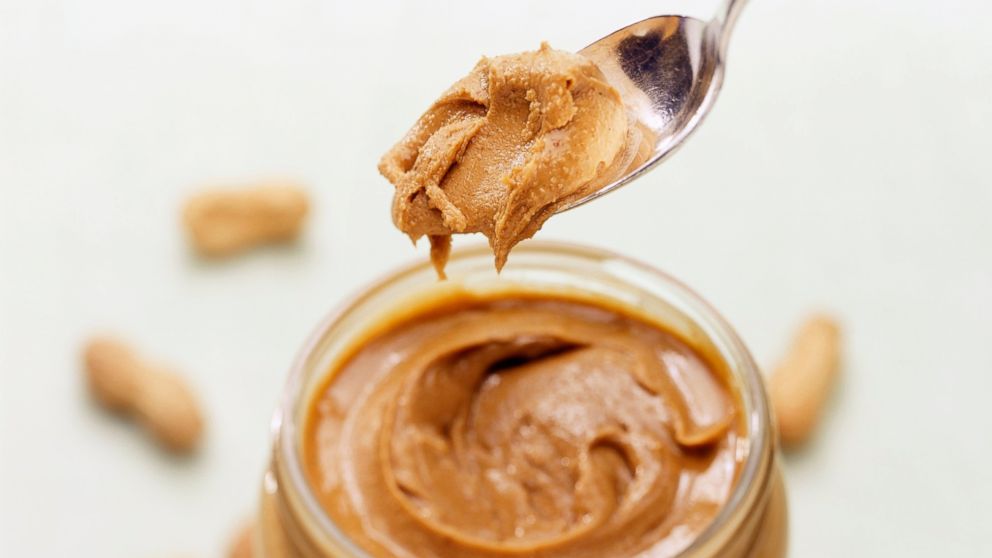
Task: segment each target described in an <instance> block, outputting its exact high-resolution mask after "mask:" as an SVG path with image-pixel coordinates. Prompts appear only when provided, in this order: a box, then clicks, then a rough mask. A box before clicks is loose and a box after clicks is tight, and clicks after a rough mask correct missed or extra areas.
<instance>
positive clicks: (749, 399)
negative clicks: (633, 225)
mask: <svg viewBox="0 0 992 558" xmlns="http://www.w3.org/2000/svg"><path fill="white" fill-rule="evenodd" d="M542 253H543V254H554V255H557V256H566V257H576V258H579V259H586V260H599V261H603V262H606V261H615V262H618V263H622V264H623V265H625V266H628V267H629V268H630V269H633V270H636V271H637V272H638V273H640V274H642V276H641V277H639V278H635V279H630V278H627V281H628V282H630V283H634V282H636V280H637V279H642V280H643V279H647V280H649V281H659V282H660V283H663V284H664V285H665V286H666V287H669V288H672V289H674V290H675V291H676V292H677V294H678V296H679V297H680V302H683V303H687V304H689V305H690V306H691V308H692V310H693V311H694V312H695V315H694V316H691V317H689V318H690V320H691V321H692V322H693V324H694V325H696V326H700V325H702V324H700V323H699V319H700V318H702V319H704V320H706V321H707V322H708V325H710V326H711V327H715V328H716V329H715V330H712V329H711V330H707V331H706V332H705V333H706V334H707V335H712V334H714V333H715V334H718V335H720V336H721V337H722V341H723V342H724V344H726V345H727V346H728V348H729V350H730V351H731V352H732V353H733V355H734V357H735V359H734V361H735V362H736V364H733V363H731V362H727V364H728V367H729V368H730V371H731V374H732V375H733V376H735V379H736V380H738V381H737V382H736V386H735V388H736V389H737V391H738V394H739V396H740V398H741V400H742V403H743V406H744V409H745V411H746V413H745V414H746V416H745V424H746V429H747V436H746V439H747V448H746V449H747V452H748V454H747V457H746V460H745V463H744V466H743V468H742V469H741V473H740V476H739V477H738V479H737V482H736V483H735V485H734V487H733V489H732V490H731V493H730V496H729V497H728V498H727V501H726V502H725V503H724V505H723V507H722V508H721V509H720V511H719V512H718V513H717V515H716V516H714V518H713V520H712V521H711V522H710V524H709V525H708V526H707V527H706V528H705V529H704V530H703V531H702V532H700V533H699V535H698V536H697V537H696V538H695V539H694V540H693V542H692V543H690V544H689V545H688V546H687V547H686V548H685V549H684V550H683V551H682V552H681V553H680V554H679V556H692V555H694V554H695V553H696V552H697V551H698V550H700V549H701V548H703V547H705V546H706V545H707V544H710V543H711V542H712V540H713V539H715V538H716V537H717V535H718V533H720V532H721V531H722V530H723V529H725V528H726V526H727V525H728V524H730V525H733V524H734V522H735V521H739V520H740V519H741V514H742V513H744V512H746V511H747V509H749V506H750V505H751V503H752V502H753V501H755V499H756V497H757V493H758V492H760V486H758V481H759V480H760V479H759V475H760V473H761V472H762V471H763V470H765V467H763V465H764V464H765V463H767V462H768V461H769V460H770V455H771V454H772V453H773V452H774V444H773V436H772V434H773V432H772V425H771V416H770V406H769V403H768V399H767V395H766V393H765V390H764V384H763V380H762V377H761V373H760V372H759V369H758V366H757V364H756V363H755V361H754V359H753V357H752V356H751V354H750V352H749V351H748V349H747V347H746V346H745V345H744V343H743V341H742V340H741V339H740V337H739V336H738V335H737V333H736V331H735V330H734V329H733V327H731V325H730V324H729V322H727V320H726V319H725V318H724V317H723V316H722V315H721V314H720V313H719V312H718V311H717V310H716V308H714V307H713V306H712V305H711V304H710V303H709V302H707V301H706V300H705V299H703V298H702V297H701V296H700V295H699V294H697V293H696V292H695V291H694V290H693V289H691V288H690V287H688V286H687V285H686V284H685V283H683V282H681V281H680V280H678V279H676V278H675V277H673V276H671V275H669V274H668V273H666V272H664V271H662V270H660V269H658V268H656V267H654V266H651V265H649V264H646V263H644V262H642V261H640V260H637V259H635V258H631V257H629V256H625V255H622V254H619V253H616V252H613V251H611V250H607V249H603V248H598V247H592V246H588V245H583V244H577V243H571V242H560V241H547V240H539V241H535V240H532V241H528V242H526V243H524V244H522V245H520V246H519V247H517V248H515V250H514V255H521V254H542ZM490 255H491V252H490V250H489V247H488V246H486V245H484V244H479V245H475V246H467V247H463V248H458V249H456V250H455V251H453V252H452V254H451V259H450V262H449V263H454V262H457V261H459V260H469V259H472V258H477V257H480V256H487V257H488V256H490ZM511 265H512V264H511ZM432 269H433V268H432V266H431V263H430V262H429V261H426V260H419V261H413V262H409V263H407V264H405V265H401V266H399V267H398V268H396V269H394V270H392V271H389V272H387V273H385V274H384V275H382V276H380V277H379V278H377V279H376V280H374V281H372V282H371V283H370V284H368V285H367V286H365V287H364V288H362V289H361V290H359V291H358V292H356V293H354V294H352V295H350V296H348V297H347V298H345V299H344V300H343V301H341V302H340V303H339V304H338V305H337V306H336V307H335V308H334V309H332V310H331V312H329V313H328V314H327V316H326V317H325V318H324V319H322V320H321V322H320V323H319V324H318V326H317V327H316V328H315V329H314V331H313V333H311V334H310V336H309V337H308V338H307V340H306V341H305V342H304V344H303V346H302V347H301V349H300V350H299V352H298V353H297V354H296V356H295V358H294V359H293V363H292V365H291V367H290V370H289V377H288V379H287V382H286V386H285V388H284V391H283V394H282V398H281V401H280V405H279V407H278V409H277V410H276V412H275V415H274V416H273V419H272V436H273V441H274V445H275V447H276V451H277V458H278V459H280V467H279V471H280V473H281V474H286V475H287V476H288V479H287V480H288V483H283V482H280V483H279V485H280V489H283V490H285V489H291V490H292V492H293V493H294V494H293V496H294V499H295V500H297V501H298V502H299V504H300V505H302V507H303V508H304V510H303V511H304V512H305V513H306V514H307V515H308V516H310V518H311V519H312V520H314V521H315V522H316V523H317V525H318V527H319V529H320V530H322V531H324V532H325V535H328V536H329V537H330V538H331V539H332V540H333V542H334V544H336V545H339V546H342V547H344V549H345V550H347V551H348V552H349V553H351V554H352V555H354V556H356V557H366V556H368V554H367V553H366V552H365V551H363V550H362V549H360V548H359V547H357V545H355V544H354V543H353V542H352V541H351V539H350V538H349V537H348V536H347V535H346V534H344V533H343V532H342V531H341V530H340V529H339V528H338V527H337V525H335V523H334V521H333V520H332V519H331V518H330V516H329V515H328V514H327V512H326V511H325V510H324V508H323V507H322V506H321V505H320V503H319V502H318V501H317V498H316V496H315V494H314V493H313V489H312V487H311V486H310V483H309V481H308V480H307V478H306V474H305V472H304V467H303V464H302V459H301V455H300V451H299V449H300V446H299V443H298V442H299V438H298V436H299V433H300V429H299V427H300V426H301V425H298V424H296V419H295V418H294V417H295V416H296V412H295V411H296V407H297V405H298V404H299V402H300V399H301V398H303V397H306V393H305V389H306V385H307V374H308V372H310V370H309V367H308V363H309V361H310V357H311V356H312V355H313V353H314V352H315V351H316V350H317V348H318V347H319V346H320V343H321V341H322V340H323V339H324V338H325V337H326V336H327V334H328V332H329V330H331V329H332V328H333V327H334V326H335V325H336V324H337V323H338V322H339V321H340V320H342V319H343V318H344V317H345V316H346V315H347V314H348V313H349V312H351V311H353V310H355V309H356V308H360V307H361V306H362V305H363V304H364V303H365V302H367V301H368V300H370V299H373V298H374V297H375V296H376V295H377V294H379V293H380V292H382V291H383V290H385V289H387V288H388V287H389V286H390V285H392V284H394V283H396V282H398V281H401V280H402V279H404V278H408V277H410V276H414V275H417V274H420V273H423V272H424V271H425V270H432ZM620 279H621V280H623V279H624V278H623V277H621V278H620ZM635 286H636V285H635ZM711 340H712V339H711ZM721 356H725V355H721ZM280 476H281V475H280ZM284 484H288V486H284Z"/></svg>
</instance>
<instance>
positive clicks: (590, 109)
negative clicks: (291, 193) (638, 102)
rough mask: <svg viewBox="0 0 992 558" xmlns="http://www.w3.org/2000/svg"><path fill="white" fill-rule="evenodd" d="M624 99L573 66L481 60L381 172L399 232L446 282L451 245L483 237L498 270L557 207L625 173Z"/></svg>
mask: <svg viewBox="0 0 992 558" xmlns="http://www.w3.org/2000/svg"><path fill="white" fill-rule="evenodd" d="M627 137H628V120H627V116H626V114H625V109H624V106H623V102H622V101H621V99H620V95H619V93H617V91H616V90H615V89H613V87H611V86H610V85H609V84H608V83H607V82H606V78H605V77H604V76H603V73H602V72H601V71H600V70H599V68H598V67H597V66H596V65H595V64H594V63H593V62H592V61H590V60H588V59H586V58H584V57H582V56H581V55H578V54H570V53H567V52H562V51H558V50H552V49H551V48H550V47H549V46H548V45H547V43H543V44H542V45H541V48H540V49H539V50H537V51H534V52H524V53H520V54H513V55H507V56H498V57H495V58H483V59H482V60H480V61H479V63H478V64H476V66H475V68H474V69H473V70H472V72H471V73H470V74H469V75H468V76H466V77H464V78H462V79H461V80H459V81H458V82H457V83H455V84H454V85H453V86H452V87H451V88H450V89H448V90H447V91H446V92H445V93H444V94H443V95H442V96H441V98H440V99H438V100H437V101H435V102H434V104H433V105H431V107H430V108H429V109H428V110H427V112H425V113H424V114H423V116H421V117H420V119H419V120H418V121H417V123H416V124H415V125H414V126H413V128H411V129H410V131H409V132H407V134H406V136H405V137H404V138H403V139H402V140H401V141H400V142H399V143H397V144H396V145H395V146H394V147H393V148H392V149H390V150H389V151H388V152H387V153H386V154H385V155H384V156H383V157H382V160H381V161H380V163H379V171H380V172H381V173H382V174H383V176H385V177H386V178H387V179H388V180H389V181H390V182H392V183H393V185H394V186H395V187H396V192H395V196H394V198H393V222H394V223H395V224H396V226H397V227H398V228H399V229H400V230H401V231H403V232H404V233H406V234H407V235H409V236H410V238H411V239H413V240H414V241H416V240H417V239H418V238H420V237H422V236H424V235H427V236H428V237H429V238H430V241H431V247H432V249H431V259H432V260H433V262H434V265H435V267H436V268H437V270H438V273H439V275H441V276H442V277H443V274H444V265H445V262H446V261H447V258H448V252H449V250H450V236H451V235H452V234H457V233H472V232H481V233H483V234H484V235H486V236H487V237H488V238H489V244H490V246H491V247H492V249H493V252H494V254H495V257H496V268H497V270H498V269H501V268H502V267H503V264H504V263H506V258H507V255H508V254H509V252H510V249H511V248H513V246H514V245H516V244H517V243H518V242H520V241H521V240H524V239H526V238H530V237H531V236H533V235H534V233H536V232H537V231H538V229H540V228H541V225H542V224H543V223H544V222H545V221H546V220H547V219H548V218H549V217H551V215H553V214H554V213H555V212H556V211H557V210H558V209H559V208H560V207H562V206H564V205H566V204H568V203H569V202H571V201H574V200H577V199H579V198H581V197H583V196H585V195H587V194H589V193H591V192H593V191H595V190H598V189H599V188H601V187H602V186H603V185H605V184H606V183H607V182H608V180H607V177H609V176H614V175H616V174H617V172H616V169H617V168H618V167H620V166H622V164H623V162H624V161H623V160H624V156H623V154H624V152H625V149H624V148H625V144H626V143H627Z"/></svg>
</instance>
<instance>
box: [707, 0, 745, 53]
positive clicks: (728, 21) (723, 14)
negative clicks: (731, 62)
mask: <svg viewBox="0 0 992 558" xmlns="http://www.w3.org/2000/svg"><path fill="white" fill-rule="evenodd" d="M746 3H747V0H723V2H722V4H721V5H720V9H719V10H717V14H716V17H714V18H713V24H715V26H716V28H717V32H718V33H719V34H720V35H719V43H718V46H719V47H720V58H726V54H727V46H728V45H729V44H730V32H731V31H733V30H734V24H735V23H737V16H739V15H740V13H741V9H743V8H744V4H746Z"/></svg>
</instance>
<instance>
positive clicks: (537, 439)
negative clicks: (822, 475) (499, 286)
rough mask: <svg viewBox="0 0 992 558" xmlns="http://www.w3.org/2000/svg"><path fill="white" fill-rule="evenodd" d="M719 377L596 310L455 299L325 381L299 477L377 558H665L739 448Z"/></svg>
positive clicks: (406, 322) (702, 519) (692, 357)
mask: <svg viewBox="0 0 992 558" xmlns="http://www.w3.org/2000/svg"><path fill="white" fill-rule="evenodd" d="M725 370H726V368H725V366H724V365H723V364H721V361H719V360H717V359H715V358H710V357H708V356H707V355H706V354H705V352H704V351H702V350H699V349H697V348H694V347H693V346H692V345H691V344H690V343H688V342H687V341H685V340H683V339H681V338H680V337H678V336H677V335H675V334H674V333H672V332H670V331H668V330H666V329H665V328H664V327H662V326H660V325H657V324H654V323H649V322H647V321H645V320H642V319H641V318H638V317H634V316H633V315H632V314H630V313H628V312H627V311H626V310H623V309H621V308H619V307H618V306H613V305H610V304H608V303H606V302H598V301H597V302H595V303H593V302H590V301H581V300H578V299H569V298H554V297H545V296H537V295H527V294H523V293H521V294H513V293H508V294H504V295H499V296H495V297H493V298H470V297H468V295H465V297H464V298H461V299H457V300H452V301H447V302H444V303H439V305H437V306H436V307H435V308H433V309H431V310H428V311H424V312H422V313H419V314H416V315H413V316H407V317H405V318H402V319H397V320H394V321H393V322H392V323H388V324H385V325H382V327H379V328H377V330H376V332H375V333H371V334H370V335H369V337H368V338H366V339H364V340H363V341H362V342H360V343H358V344H356V348H355V349H354V350H353V351H352V352H351V353H349V354H348V356H346V357H345V358H344V359H342V361H341V364H340V365H338V366H336V367H335V369H334V370H332V371H331V374H330V375H329V378H328V380H327V384H326V386H324V387H322V388H320V389H319V390H318V391H317V392H316V395H315V399H314V401H313V402H312V403H311V405H310V408H309V411H308V412H309V415H308V420H307V423H306V428H305V431H304V434H303V452H304V457H305V462H306V471H307V475H308V478H309V480H310V482H311V484H312V485H313V487H314V489H315V492H316V494H317V495H318V498H319V500H320V502H321V504H322V506H323V507H324V508H325V509H326V511H327V513H328V514H329V515H330V517H331V518H332V519H333V521H334V522H335V523H336V524H337V525H338V527H340V528H341V529H342V531H343V532H344V533H345V534H346V535H347V536H348V537H349V538H351V539H352V540H353V541H354V542H355V543H356V544H357V545H359V546H360V547H362V548H363V549H365V550H366V551H367V552H369V553H370V554H372V555H374V556H387V557H394V556H395V557H414V556H416V557H446V558H451V557H456V558H457V557H470V556H471V557H497V556H499V557H513V556H540V557H552V556H553V557H558V556H568V557H596V558H602V557H628V556H635V555H639V554H641V553H647V555H650V556H657V557H664V556H673V555H675V554H677V553H678V552H679V551H681V550H683V549H684V548H685V547H687V546H688V545H689V544H690V543H691V542H692V541H693V540H694V539H695V538H696V537H697V536H698V535H699V534H700V532H701V531H702V530H703V529H705V528H706V526H707V525H708V524H709V523H710V522H711V521H712V520H713V518H714V516H715V515H716V514H717V512H718V511H719V510H720V509H721V507H722V506H723V505H724V503H725V502H726V501H727V499H728V497H729V495H730V493H731V490H732V488H733V487H734V485H735V482H736V481H737V478H738V476H739V473H740V469H741V467H742V463H741V462H740V459H741V458H740V457H738V456H739V455H743V454H744V453H746V452H742V451H740V449H741V448H742V447H743V446H742V444H743V443H744V441H745V440H744V434H743V432H745V429H744V424H743V419H742V411H741V406H740V403H739V399H738V398H737V395H736V392H734V391H733V390H732V389H731V388H730V387H729V385H728V382H727V380H726V373H725Z"/></svg>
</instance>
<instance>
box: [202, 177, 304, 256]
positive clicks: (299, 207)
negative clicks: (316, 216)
mask: <svg viewBox="0 0 992 558" xmlns="http://www.w3.org/2000/svg"><path fill="white" fill-rule="evenodd" d="M309 205H310V203H309V200H308V198H307V194H306V192H305V191H304V190H303V188H301V187H299V186H296V185H292V184H277V183H272V184H258V185H254V186H248V187H244V188H240V189H224V190H211V191H207V192H203V193H201V194H198V195H196V196H193V197H192V198H190V199H189V200H188V201H187V202H186V206H185V209H184V210H183V222H184V224H185V226H186V229H187V230H188V231H189V236H190V239H191V240H192V242H193V246H194V247H195V248H196V250H197V251H199V252H200V253H201V254H203V255H204V256H210V257H222V256H229V255H231V254H235V253H237V252H241V251H244V250H247V249H248V248H252V247H255V246H258V245H261V244H270V243H278V242H289V241H292V240H294V239H295V238H296V237H297V236H299V233H300V230H301V229H302V227H303V222H304V219H305V218H306V216H307V213H308V211H309Z"/></svg>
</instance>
